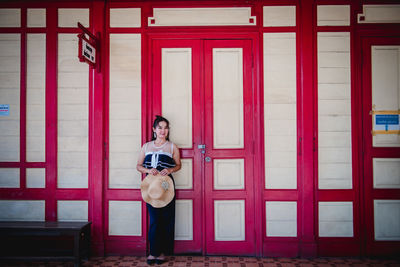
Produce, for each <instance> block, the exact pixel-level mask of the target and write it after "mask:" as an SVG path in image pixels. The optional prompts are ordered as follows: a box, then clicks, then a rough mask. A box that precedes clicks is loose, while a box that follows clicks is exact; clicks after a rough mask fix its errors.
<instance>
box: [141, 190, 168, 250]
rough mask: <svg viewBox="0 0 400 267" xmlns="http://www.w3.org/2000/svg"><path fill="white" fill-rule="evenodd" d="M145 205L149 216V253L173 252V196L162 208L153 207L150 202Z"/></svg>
mask: <svg viewBox="0 0 400 267" xmlns="http://www.w3.org/2000/svg"><path fill="white" fill-rule="evenodd" d="M146 206H147V211H148V213H149V216H150V227H149V235H148V238H149V242H150V255H152V256H154V257H158V256H160V255H161V254H164V255H172V254H174V238H175V198H174V199H173V200H172V201H171V202H170V203H169V204H168V205H167V206H165V207H163V208H154V207H152V206H151V205H150V204H146Z"/></svg>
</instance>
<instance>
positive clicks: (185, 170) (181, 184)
mask: <svg viewBox="0 0 400 267" xmlns="http://www.w3.org/2000/svg"><path fill="white" fill-rule="evenodd" d="M181 164H182V168H181V169H180V170H179V171H178V172H176V173H174V174H173V175H174V180H175V188H176V189H192V188H193V159H181Z"/></svg>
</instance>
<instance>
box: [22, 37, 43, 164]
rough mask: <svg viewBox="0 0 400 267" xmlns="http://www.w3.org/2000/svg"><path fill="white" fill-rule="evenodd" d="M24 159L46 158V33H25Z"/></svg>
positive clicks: (41, 160) (41, 159) (40, 159)
mask: <svg viewBox="0 0 400 267" xmlns="http://www.w3.org/2000/svg"><path fill="white" fill-rule="evenodd" d="M26 74H27V83H26V160H27V161H31V162H32V161H37V162H44V161H45V160H46V156H45V152H46V140H45V139H46V91H45V86H46V35H45V34H28V35H27V68H26ZM33 80H35V81H33Z"/></svg>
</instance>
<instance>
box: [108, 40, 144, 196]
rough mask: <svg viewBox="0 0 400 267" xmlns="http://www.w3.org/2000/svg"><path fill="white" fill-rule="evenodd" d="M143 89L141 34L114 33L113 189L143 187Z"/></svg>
mask: <svg viewBox="0 0 400 267" xmlns="http://www.w3.org/2000/svg"><path fill="white" fill-rule="evenodd" d="M126 51H129V53H126ZM141 90H142V89H141V35H140V34H110V111H109V112H110V130H109V134H110V151H109V187H110V188H139V187H140V182H141V175H140V173H139V172H138V171H137V170H136V162H137V157H138V155H139V152H140V149H141V139H142V136H141V129H142V126H141V114H142V113H141V112H142V111H141V101H142V100H141V99H142V97H141Z"/></svg>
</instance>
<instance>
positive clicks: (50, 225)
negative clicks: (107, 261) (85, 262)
mask: <svg viewBox="0 0 400 267" xmlns="http://www.w3.org/2000/svg"><path fill="white" fill-rule="evenodd" d="M90 225H91V222H28V221H21V222H19V221H18V222H11V221H9V222H6V221H4V222H0V240H2V241H1V242H2V245H3V246H4V248H2V249H1V251H0V259H2V260H15V259H18V260H45V261H48V260H62V261H65V260H73V261H74V266H80V263H81V259H82V257H83V256H85V257H87V258H88V257H89V256H90V239H91V237H90ZM68 236H69V237H68ZM46 237H49V240H50V242H53V243H54V246H56V245H57V244H56V243H58V244H60V243H62V242H65V239H66V238H67V239H68V238H69V239H71V237H72V239H73V245H72V248H67V251H66V253H63V255H46V254H43V253H37V254H40V255H29V253H28V255H27V254H25V255H19V253H21V251H13V252H12V253H11V250H16V249H17V250H20V249H19V245H20V246H21V250H23V249H22V247H23V245H26V244H24V243H28V242H29V240H30V241H31V242H32V240H34V239H35V238H36V240H40V239H39V238H46ZM25 238H26V239H27V240H26V241H25ZM62 238H64V239H62ZM5 240H8V241H7V243H6V242H4V241H5ZM11 243H17V244H14V246H13V245H12V244H11ZM36 246H40V242H33V247H32V251H34V252H33V253H35V251H36V249H38V248H37V247H36ZM14 252H15V253H14ZM25 253H26V252H25ZM45 253H47V251H46V252H45ZM49 254H50V253H49ZM53 254H54V253H53Z"/></svg>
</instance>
